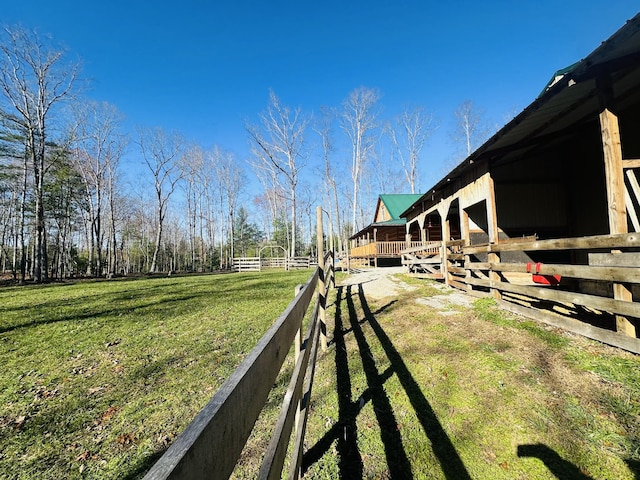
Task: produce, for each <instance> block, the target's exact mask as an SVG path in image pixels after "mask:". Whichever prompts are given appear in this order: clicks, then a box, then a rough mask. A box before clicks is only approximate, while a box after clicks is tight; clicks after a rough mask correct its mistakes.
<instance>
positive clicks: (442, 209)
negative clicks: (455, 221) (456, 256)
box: [438, 198, 451, 285]
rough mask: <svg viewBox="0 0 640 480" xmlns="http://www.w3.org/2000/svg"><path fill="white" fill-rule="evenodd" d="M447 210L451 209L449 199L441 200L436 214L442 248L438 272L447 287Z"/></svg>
mask: <svg viewBox="0 0 640 480" xmlns="http://www.w3.org/2000/svg"><path fill="white" fill-rule="evenodd" d="M449 208H451V198H448V199H446V200H441V201H440V204H439V205H438V213H439V214H440V224H441V229H442V246H441V247H440V262H441V264H440V270H441V272H442V278H444V283H445V284H446V285H449V255H448V253H449V249H448V248H447V241H448V240H449V236H450V228H451V225H450V224H449Z"/></svg>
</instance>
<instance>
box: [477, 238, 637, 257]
mask: <svg viewBox="0 0 640 480" xmlns="http://www.w3.org/2000/svg"><path fill="white" fill-rule="evenodd" d="M631 247H640V233H626V234H619V235H594V236H589V237H576V238H556V239H550V240H536V241H534V242H519V243H506V244H502V243H497V244H495V245H481V246H477V247H476V246H474V245H472V246H470V247H464V253H465V255H466V254H471V255H472V254H476V253H485V252H486V253H488V252H533V251H539V250H581V249H595V248H611V249H614V248H631Z"/></svg>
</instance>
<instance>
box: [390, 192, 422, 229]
mask: <svg viewBox="0 0 640 480" xmlns="http://www.w3.org/2000/svg"><path fill="white" fill-rule="evenodd" d="M421 196H422V194H418V193H401V194H396V193H394V194H391V193H389V194H383V195H380V201H381V202H382V203H384V206H385V207H387V211H388V212H389V215H391V219H392V220H399V219H400V214H401V213H402V212H404V211H405V210H407V209H408V208H409V207H410V206H411V205H413V204H414V203H415V202H417V201H418V200H419V199H420V197H421ZM385 223H386V222H385ZM403 223H404V222H403Z"/></svg>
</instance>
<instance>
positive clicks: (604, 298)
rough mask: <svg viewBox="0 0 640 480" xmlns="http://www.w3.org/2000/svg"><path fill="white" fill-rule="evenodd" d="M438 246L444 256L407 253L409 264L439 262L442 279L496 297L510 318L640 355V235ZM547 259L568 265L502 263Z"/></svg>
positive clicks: (405, 258) (426, 265)
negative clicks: (513, 314) (519, 317)
mask: <svg viewBox="0 0 640 480" xmlns="http://www.w3.org/2000/svg"><path fill="white" fill-rule="evenodd" d="M438 243H440V246H439V249H438V253H437V254H436V253H435V245H434V250H433V251H432V252H431V254H430V255H429V254H428V252H422V251H417V252H416V251H411V250H405V251H404V252H403V264H405V265H406V266H407V267H408V268H410V269H413V271H418V269H419V268H422V269H424V271H428V270H429V269H433V268H434V267H433V263H434V262H436V260H437V263H438V264H439V265H438V267H439V272H438V273H439V274H440V275H441V277H442V278H444V279H445V280H446V282H447V283H448V284H449V285H451V286H453V287H456V288H460V289H462V290H465V291H467V292H468V293H470V294H473V295H477V296H483V295H492V296H493V297H495V298H496V299H497V300H498V301H499V302H500V304H501V305H502V306H503V307H504V308H506V309H508V310H511V311H514V312H517V313H520V314H524V315H526V316H529V317H533V318H537V319H539V320H541V321H544V322H546V323H549V324H552V325H555V326H558V327H561V328H564V329H567V330H569V331H573V332H575V333H578V334H580V335H584V336H586V337H589V338H593V339H595V340H599V341H601V342H604V343H607V344H610V345H614V346H617V347H621V348H624V349H626V350H629V351H632V352H635V353H640V339H639V338H637V337H638V332H640V253H639V252H640V234H638V233H630V234H617V235H597V236H589V237H579V238H561V239H550V240H537V239H536V238H535V237H525V238H514V239H505V240H500V241H499V242H498V243H492V244H484V245H467V246H465V245H463V243H464V242H463V241H462V240H456V241H450V242H438ZM507 252H508V253H507ZM540 254H543V255H547V256H549V258H554V257H555V258H556V259H562V260H561V261H560V262H558V261H557V260H554V262H553V263H542V262H537V261H536V262H534V261H509V262H504V261H501V257H506V256H507V255H508V256H510V257H511V258H516V259H517V258H520V259H524V258H536V257H539V256H540Z"/></svg>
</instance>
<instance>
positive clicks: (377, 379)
mask: <svg viewBox="0 0 640 480" xmlns="http://www.w3.org/2000/svg"><path fill="white" fill-rule="evenodd" d="M354 287H357V293H353V291H352V290H353V288H354ZM356 296H357V299H358V301H359V303H360V306H361V308H362V311H363V313H364V318H363V319H362V320H360V319H359V318H358V314H357V311H356V307H355V303H354V297H356ZM345 302H346V306H347V310H348V316H347V318H348V322H349V324H350V325H349V327H348V328H345V325H344V323H343V312H342V308H343V303H345ZM393 303H394V302H392V303H389V304H387V305H385V306H383V307H382V308H380V309H379V310H377V311H375V312H372V311H371V309H370V307H369V304H368V302H367V299H366V297H365V295H364V290H363V288H362V285H361V284H360V285H349V286H347V287H346V292H345V287H338V289H337V294H336V302H335V326H334V335H333V340H332V344H333V346H334V348H335V366H336V375H337V378H336V388H337V393H338V422H337V423H336V424H335V425H334V426H333V427H332V428H331V429H330V430H329V431H328V432H327V433H326V434H325V435H324V437H323V438H322V439H321V440H320V441H318V443H316V444H315V445H314V446H312V447H311V448H310V449H309V450H308V451H307V453H306V454H305V457H304V466H303V468H304V469H305V470H306V469H307V468H308V466H309V465H311V464H313V463H314V462H316V461H317V460H319V459H320V458H321V457H322V455H324V454H325V453H326V452H327V451H328V450H329V448H330V447H331V444H332V443H333V441H334V440H337V450H338V455H339V461H338V462H339V463H338V468H339V471H340V477H341V478H349V479H351V478H355V479H361V478H363V464H362V457H361V455H360V451H359V448H358V443H357V416H358V414H359V413H360V411H361V410H362V408H363V407H364V405H366V403H368V402H371V403H372V406H373V411H374V413H375V415H376V420H377V422H378V424H379V427H380V437H381V440H382V443H383V446H384V451H385V456H386V462H387V468H388V472H389V478H403V479H405V478H409V479H410V478H413V472H412V468H411V462H410V460H409V458H408V457H407V454H406V451H405V449H404V446H403V444H402V437H401V435H400V432H399V430H398V426H397V425H398V424H397V421H396V418H395V415H394V412H393V408H392V405H391V402H390V400H389V397H388V396H387V394H386V392H385V389H384V384H385V382H386V381H387V380H388V379H389V378H390V377H391V376H392V375H393V374H394V373H395V374H396V375H397V377H398V380H399V381H400V384H401V385H402V387H403V388H404V390H405V392H406V394H407V396H408V398H409V401H410V402H411V405H412V406H413V408H414V410H415V412H416V416H417V417H418V420H419V422H420V424H421V426H422V428H423V430H424V432H425V434H426V436H427V438H428V439H429V441H430V443H431V448H432V449H433V452H434V454H435V456H436V458H437V459H438V461H439V462H440V467H441V469H442V471H443V473H444V475H445V477H446V478H447V479H460V480H466V479H470V478H471V477H470V475H469V473H468V472H467V470H466V468H465V466H464V464H463V462H462V459H461V458H460V456H459V455H458V452H457V451H456V450H455V448H454V446H453V444H452V443H451V440H450V439H449V437H448V435H447V433H446V432H445V431H444V429H443V428H442V425H441V424H440V422H439V420H438V418H437V416H436V414H435V412H434V411H433V409H432V408H431V405H430V404H429V402H428V400H427V399H426V397H425V396H424V394H423V393H422V390H421V388H420V385H419V384H418V383H417V382H416V380H415V379H414V378H413V375H412V374H411V372H410V371H409V369H408V368H407V366H406V364H405V363H404V361H403V360H402V357H401V356H400V354H399V353H398V351H397V350H396V348H395V347H394V345H393V342H392V341H391V339H390V338H389V337H388V335H387V334H386V332H385V331H384V330H383V328H382V327H381V326H380V324H379V323H378V321H377V320H376V315H377V314H379V313H381V312H382V311H384V310H385V309H387V308H388V307H389V306H391V305H392V304H393ZM365 323H368V324H369V326H370V327H371V329H372V330H373V332H374V333H375V336H376V337H377V340H378V341H379V342H380V344H381V345H382V348H383V350H384V352H385V354H386V356H387V358H388V359H389V362H390V363H391V366H390V367H389V368H388V369H387V370H385V371H384V372H378V370H377V367H376V365H375V361H374V359H373V356H372V354H371V348H370V340H369V339H367V336H366V334H365V332H364V330H363V328H362V325H363V324H365ZM349 334H353V335H354V338H355V341H356V344H357V345H358V350H359V354H360V358H361V360H362V366H363V370H364V374H365V377H366V379H367V387H368V388H367V390H366V391H365V392H363V393H362V395H361V396H360V397H359V398H357V399H355V400H352V390H351V377H350V373H349V363H348V354H347V348H346V342H345V336H346V335H349Z"/></svg>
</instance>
